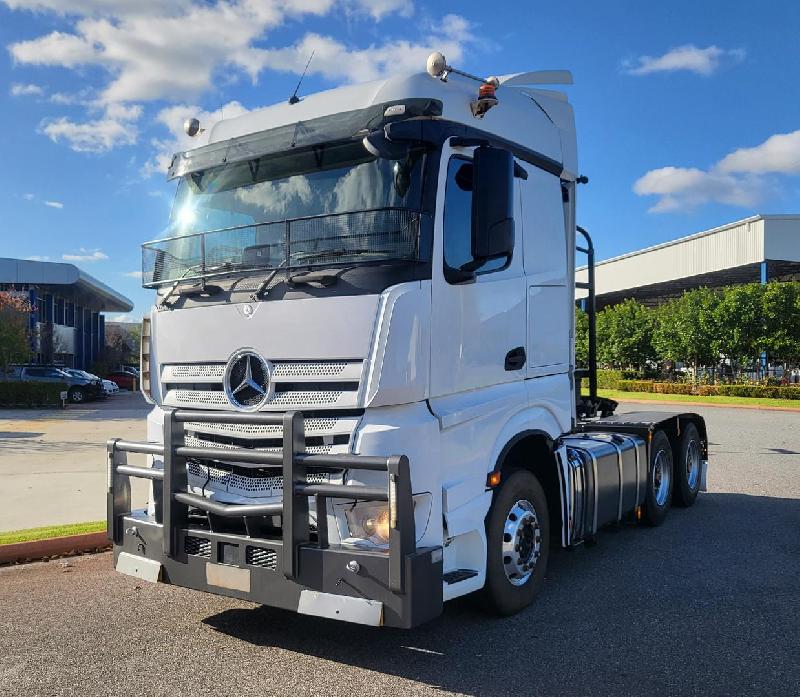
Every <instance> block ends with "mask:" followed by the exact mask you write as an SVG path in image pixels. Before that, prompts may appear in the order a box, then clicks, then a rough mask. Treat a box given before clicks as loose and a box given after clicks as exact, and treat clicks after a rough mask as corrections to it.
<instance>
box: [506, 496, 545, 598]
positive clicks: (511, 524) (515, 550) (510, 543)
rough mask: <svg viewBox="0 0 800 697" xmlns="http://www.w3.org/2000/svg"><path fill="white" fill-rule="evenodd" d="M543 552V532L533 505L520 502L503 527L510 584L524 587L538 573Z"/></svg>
mask: <svg viewBox="0 0 800 697" xmlns="http://www.w3.org/2000/svg"><path fill="white" fill-rule="evenodd" d="M541 549H542V530H541V527H540V526H539V519H538V517H537V516H536V509H535V508H534V507H533V504H532V503H531V502H530V501H528V500H526V499H522V500H519V501H517V502H516V503H515V504H514V505H513V506H512V507H511V510H510V511H509V512H508V514H507V515H506V521H505V525H504V527H503V549H502V552H503V570H504V571H505V574H506V578H507V579H508V582H509V583H510V584H512V585H514V586H522V585H525V583H527V582H528V580H529V579H530V577H531V576H532V575H533V573H534V571H535V570H536V563H537V562H538V561H539V556H540V555H541Z"/></svg>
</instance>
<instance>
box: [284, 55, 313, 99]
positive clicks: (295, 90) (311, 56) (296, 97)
mask: <svg viewBox="0 0 800 697" xmlns="http://www.w3.org/2000/svg"><path fill="white" fill-rule="evenodd" d="M315 53H316V51H312V52H311V55H310V56H309V57H308V62H307V63H306V67H305V68H303V74H302V75H301V76H300V79H299V80H298V81H297V87H295V88H294V92H293V93H292V96H291V97H289V104H297V102H299V101H300V97H298V96H297V91H298V90H299V89H300V85H302V84H303V78H304V77H305V76H306V72H307V71H308V66H309V65H311V59H312V58H313V57H314V54H315Z"/></svg>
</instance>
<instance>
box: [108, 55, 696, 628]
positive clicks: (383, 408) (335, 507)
mask: <svg viewBox="0 0 800 697" xmlns="http://www.w3.org/2000/svg"><path fill="white" fill-rule="evenodd" d="M570 82H571V78H570V76H569V73H567V72H564V71H547V72H535V73H522V74H517V75H509V76H504V77H491V78H486V79H482V78H477V77H475V76H472V75H469V74H468V73H465V72H463V71H460V70H457V69H455V68H453V67H452V66H449V65H448V64H447V62H446V61H445V59H444V57H443V56H442V55H441V54H432V55H431V57H430V58H429V60H428V66H427V71H426V72H420V73H419V74H414V75H408V76H402V77H392V78H390V79H385V80H381V81H378V82H372V83H369V84H361V85H351V86H346V87H341V88H338V89H334V90H331V91H327V92H322V93H319V94H314V95H311V96H308V97H306V98H304V99H300V100H298V99H297V98H292V99H291V100H289V103H283V104H277V105H275V106H271V107H268V108H265V109H261V110H258V111H253V112H250V113H247V114H244V115H242V116H238V117H236V118H231V119H226V120H223V121H220V122H219V123H217V124H215V125H214V126H213V128H210V129H209V131H208V132H207V134H206V135H207V136H208V143H207V144H204V145H202V146H199V147H196V148H194V149H190V150H188V151H186V152H181V153H178V154H176V155H175V157H174V158H173V161H172V164H171V166H170V169H169V176H170V177H172V178H174V179H176V180H177V193H176V197H175V202H174V206H173V209H172V214H171V217H170V220H169V224H168V228H167V231H166V233H164V234H163V235H161V236H160V237H161V238H160V239H158V240H156V241H153V242H148V243H146V244H144V245H143V254H142V263H143V266H142V271H143V285H144V286H145V287H147V288H154V289H155V290H156V301H155V304H154V306H153V308H152V310H151V311H150V312H149V316H148V317H146V318H145V319H144V322H143V331H142V364H141V368H142V374H141V388H142V391H143V393H144V396H145V397H146V399H147V400H148V401H149V402H150V403H152V405H153V409H152V411H151V412H150V414H149V416H148V417H147V433H148V440H147V442H141V443H135V442H129V441H125V440H121V439H115V440H112V441H110V442H109V443H108V532H109V537H110V539H111V540H112V541H113V549H114V563H115V566H116V569H117V570H118V571H120V572H122V573H127V574H131V575H134V576H136V577H138V578H141V579H147V580H150V581H160V582H164V583H170V584H175V585H178V586H184V587H187V588H193V589H196V590H199V591H206V592H211V593H218V594H222V595H226V596H231V597H234V598H240V599H245V600H250V601H253V602H255V603H260V604H264V605H270V606H275V607H279V608H285V609H288V610H292V611H297V612H300V613H305V614H309V615H316V616H322V617H328V618H335V619H339V620H346V621H350V622H358V623H363V624H368V625H389V626H397V627H413V626H416V625H419V624H420V623H423V622H426V621H428V620H430V619H432V618H434V617H436V616H437V615H438V614H439V613H441V611H442V605H443V603H444V602H445V601H448V600H451V599H453V598H456V597H459V596H463V595H465V594H468V593H474V592H480V593H481V594H482V602H483V603H484V604H485V605H486V607H487V608H490V609H492V610H494V611H496V612H498V613H500V614H502V615H508V614H511V613H514V612H517V611H519V610H521V609H522V608H524V607H526V606H527V605H528V604H529V603H531V601H532V600H533V599H534V597H535V596H536V594H537V591H538V590H539V589H540V587H541V584H542V580H543V578H544V576H545V573H546V569H547V561H548V555H549V552H550V550H551V549H552V548H553V547H554V546H561V547H565V548H572V547H576V546H578V545H582V544H585V543H592V542H594V541H595V539H596V536H597V533H598V530H599V529H600V528H602V527H603V526H606V525H613V524H621V523H625V522H640V523H641V524H650V525H658V524H659V523H661V522H662V521H663V520H664V517H665V516H666V515H667V512H668V510H669V509H670V506H671V505H673V504H675V505H681V506H689V505H691V504H692V503H693V502H694V500H695V497H696V496H697V493H698V491H699V490H701V489H703V488H704V487H705V484H704V482H705V473H706V462H707V446H708V439H707V436H706V428H705V424H704V422H703V419H702V418H701V417H699V416H698V415H696V414H693V413H675V414H665V413H628V414H622V415H614V413H613V412H614V409H615V407H616V405H615V404H614V403H613V402H610V401H608V400H603V399H599V398H598V397H597V390H596V370H595V366H596V361H595V357H594V354H595V351H594V332H593V300H594V296H593V279H592V276H593V250H592V246H591V240H590V238H589V236H588V234H587V233H586V232H585V231H584V230H583V229H582V228H580V227H578V226H577V225H576V219H575V204H576V194H577V191H576V189H577V186H578V185H579V184H580V183H582V182H584V181H585V178H584V177H582V176H580V174H579V170H578V160H577V146H576V135H575V124H574V117H573V111H572V108H571V106H570V104H569V102H568V100H567V97H566V95H565V94H564V93H563V92H562V91H556V90H554V89H553V86H554V85H556V86H557V85H559V84H569V83H570ZM543 85H544V86H546V87H545V88H543V87H542V86H543ZM202 130H203V125H202V124H200V123H199V122H198V121H197V120H196V119H189V120H187V122H186V131H187V133H189V134H190V135H194V134H197V133H199V132H201V131H202ZM579 235H580V237H578V236H579ZM580 253H586V254H588V256H589V262H588V269H587V271H588V273H587V274H586V275H585V276H584V277H585V278H587V279H588V280H587V281H586V282H581V283H578V284H576V282H575V270H576V255H577V254H580ZM578 259H581V257H578ZM576 285H577V287H578V291H576ZM577 294H581V295H586V296H587V300H588V311H589V313H590V320H592V321H591V322H590V324H591V325H592V331H591V332H590V360H589V365H588V366H580V367H579V366H576V364H575V363H576V361H575V341H574V340H575V329H574V325H575V323H574V309H575V303H576V295H577ZM582 381H583V383H584V387H585V388H588V389H587V394H586V395H582V394H581V384H582ZM587 382H588V384H587ZM128 453H145V454H147V455H148V456H149V465H150V466H147V467H143V466H134V465H132V464H129V463H128V462H127V454H128ZM131 477H142V478H145V479H149V480H151V487H152V496H151V500H150V503H149V505H148V506H147V507H146V508H145V509H141V510H133V509H132V508H131V503H130V479H131Z"/></svg>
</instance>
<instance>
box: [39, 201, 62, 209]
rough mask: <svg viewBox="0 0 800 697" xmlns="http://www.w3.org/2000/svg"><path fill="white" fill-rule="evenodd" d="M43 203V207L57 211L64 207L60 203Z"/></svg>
mask: <svg viewBox="0 0 800 697" xmlns="http://www.w3.org/2000/svg"><path fill="white" fill-rule="evenodd" d="M43 203H44V205H45V206H48V207H49V208H58V209H59V210H61V209H62V208H63V207H64V204H63V203H61V201H43Z"/></svg>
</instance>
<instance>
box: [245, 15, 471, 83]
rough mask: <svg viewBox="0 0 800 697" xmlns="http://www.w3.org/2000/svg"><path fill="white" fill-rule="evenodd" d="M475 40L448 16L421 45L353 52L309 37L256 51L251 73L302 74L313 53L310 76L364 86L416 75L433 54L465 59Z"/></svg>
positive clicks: (400, 44) (454, 60) (324, 38)
mask: <svg viewBox="0 0 800 697" xmlns="http://www.w3.org/2000/svg"><path fill="white" fill-rule="evenodd" d="M471 39H472V33H471V28H470V24H469V22H468V21H467V20H466V19H464V18H463V17H461V16H459V15H452V14H451V15H446V16H445V17H443V18H442V19H441V21H440V22H439V27H438V29H437V30H436V31H435V32H432V33H431V34H430V35H429V36H428V37H426V38H425V39H424V40H423V41H422V42H420V43H414V42H410V41H405V40H395V41H388V42H387V43H385V44H382V45H378V46H369V47H368V48H362V49H357V48H351V47H348V46H346V45H345V44H343V43H342V42H340V41H337V40H336V39H333V38H331V37H329V36H322V35H320V34H313V33H309V34H306V35H305V36H304V37H303V38H302V39H301V40H300V41H299V42H297V43H296V44H295V45H294V46H290V47H286V48H279V49H253V51H252V52H251V53H252V55H253V57H254V62H253V63H252V66H251V69H252V70H253V71H254V73H255V74H257V73H258V72H260V71H261V70H262V69H264V68H265V67H269V68H270V69H272V70H282V71H286V72H294V73H299V72H302V70H303V68H304V67H305V65H306V62H307V61H308V57H309V56H310V55H311V53H312V51H313V52H314V60H313V61H312V62H311V65H310V66H309V68H308V72H309V73H310V74H317V75H322V76H323V77H326V78H328V79H330V80H336V81H339V80H345V81H348V82H361V81H367V80H375V79H378V78H381V77H385V76H386V75H389V74H392V73H402V72H417V71H420V70H423V69H424V66H425V61H426V59H427V57H428V55H429V54H430V52H431V51H433V50H438V51H441V52H442V53H444V54H445V55H446V56H447V58H448V60H449V61H450V62H451V63H457V62H458V61H459V60H460V59H461V58H462V56H463V47H464V44H465V43H467V42H469V41H470V40H471Z"/></svg>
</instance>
